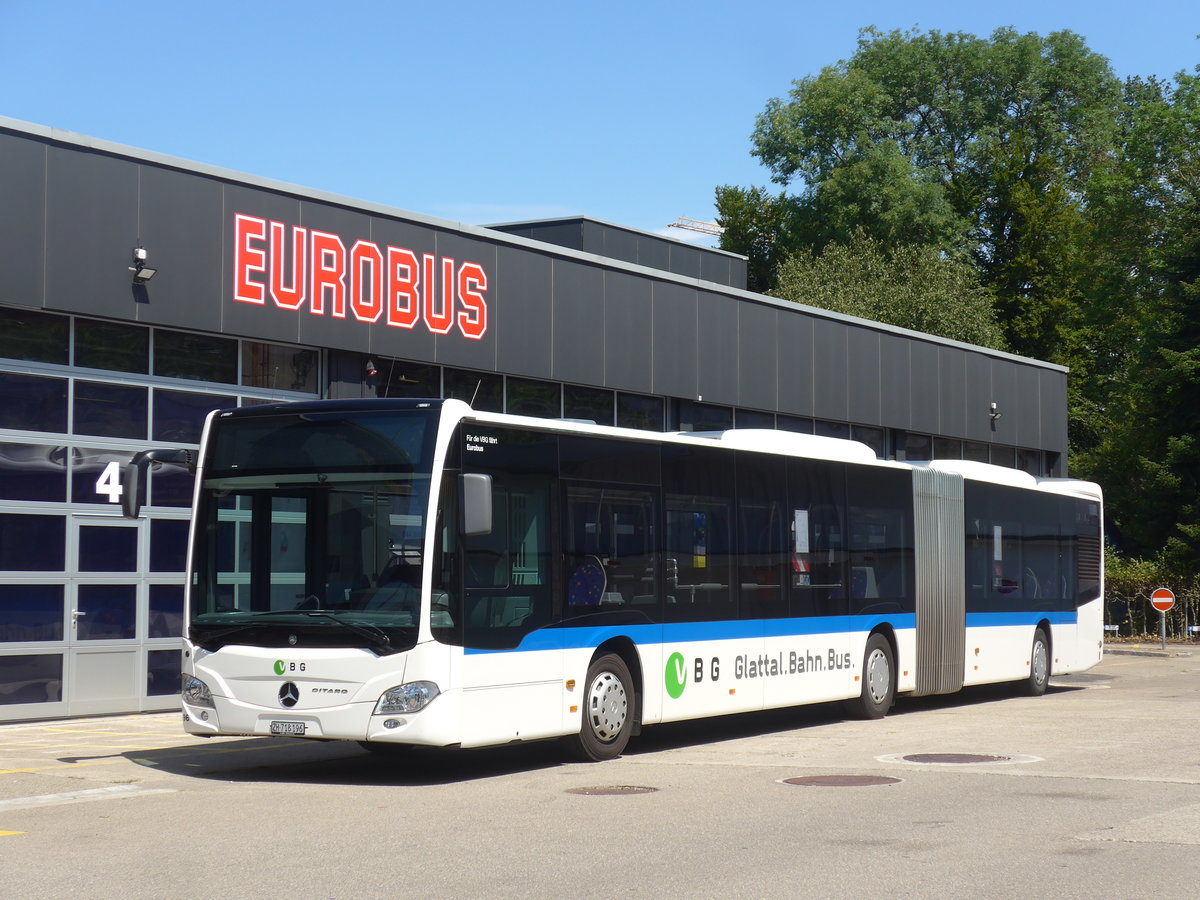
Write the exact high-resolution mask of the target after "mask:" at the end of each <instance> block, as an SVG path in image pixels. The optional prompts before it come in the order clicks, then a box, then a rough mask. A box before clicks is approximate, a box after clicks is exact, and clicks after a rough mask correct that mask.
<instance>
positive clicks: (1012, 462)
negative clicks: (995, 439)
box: [992, 444, 1017, 469]
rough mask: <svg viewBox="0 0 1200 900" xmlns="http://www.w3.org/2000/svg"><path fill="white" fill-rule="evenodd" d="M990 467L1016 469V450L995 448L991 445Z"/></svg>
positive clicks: (1013, 448)
mask: <svg viewBox="0 0 1200 900" xmlns="http://www.w3.org/2000/svg"><path fill="white" fill-rule="evenodd" d="M992 465H993V466H1005V467H1007V468H1009V469H1015V468H1016V467H1017V448H1016V447H997V446H996V445H994V444H993V445H992Z"/></svg>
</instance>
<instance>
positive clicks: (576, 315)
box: [550, 264, 605, 384]
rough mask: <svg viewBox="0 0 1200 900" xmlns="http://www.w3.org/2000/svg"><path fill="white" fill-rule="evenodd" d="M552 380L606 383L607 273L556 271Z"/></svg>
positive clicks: (572, 267) (595, 269) (586, 268)
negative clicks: (605, 295)
mask: <svg viewBox="0 0 1200 900" xmlns="http://www.w3.org/2000/svg"><path fill="white" fill-rule="evenodd" d="M552 327H553V331H554V351H553V366H552V368H551V371H550V375H551V377H552V378H554V379H556V380H558V381H572V382H576V383H580V384H597V383H602V382H603V381H604V344H605V332H604V270H603V269H601V268H599V267H597V266H585V265H563V264H558V265H555V267H554V321H553V324H552Z"/></svg>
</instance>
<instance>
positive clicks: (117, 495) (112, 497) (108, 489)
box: [96, 460, 124, 503]
mask: <svg viewBox="0 0 1200 900" xmlns="http://www.w3.org/2000/svg"><path fill="white" fill-rule="evenodd" d="M123 490H124V488H122V487H121V464H120V463H119V462H117V461H115V460H114V461H113V462H110V463H109V464H108V465H107V466H105V467H104V471H103V472H101V473H100V477H99V478H97V479H96V493H97V494H107V495H108V502H109V503H120V502H121V492H122V491H123Z"/></svg>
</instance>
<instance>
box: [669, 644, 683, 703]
mask: <svg viewBox="0 0 1200 900" xmlns="http://www.w3.org/2000/svg"><path fill="white" fill-rule="evenodd" d="M666 681H667V693H668V694H669V695H670V697H671V699H672V700H678V699H679V698H680V697H681V696H682V695H683V689H684V688H685V687H686V686H687V665H686V664H685V663H684V661H683V654H682V653H672V654H671V655H670V657H668V659H667V672H666Z"/></svg>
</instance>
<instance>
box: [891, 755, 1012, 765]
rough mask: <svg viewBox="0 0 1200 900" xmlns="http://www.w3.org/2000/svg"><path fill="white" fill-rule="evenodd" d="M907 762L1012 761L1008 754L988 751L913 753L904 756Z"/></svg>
mask: <svg viewBox="0 0 1200 900" xmlns="http://www.w3.org/2000/svg"><path fill="white" fill-rule="evenodd" d="M904 761H905V762H911V763H948V764H954V765H962V764H968V763H998V762H1010V761H1011V760H1010V758H1009V757H1007V756H992V755H991V754H988V753H913V754H910V755H909V756H905V757H904Z"/></svg>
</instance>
